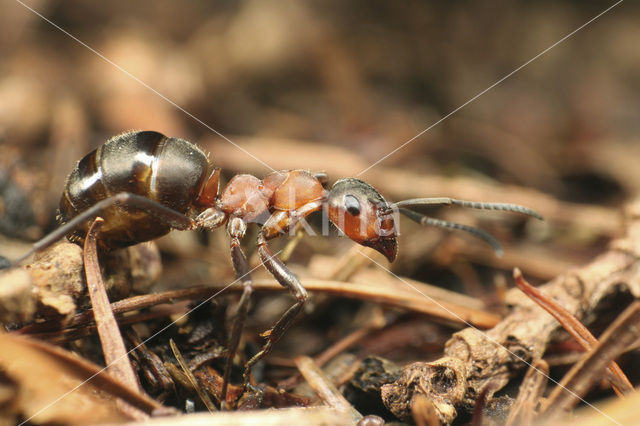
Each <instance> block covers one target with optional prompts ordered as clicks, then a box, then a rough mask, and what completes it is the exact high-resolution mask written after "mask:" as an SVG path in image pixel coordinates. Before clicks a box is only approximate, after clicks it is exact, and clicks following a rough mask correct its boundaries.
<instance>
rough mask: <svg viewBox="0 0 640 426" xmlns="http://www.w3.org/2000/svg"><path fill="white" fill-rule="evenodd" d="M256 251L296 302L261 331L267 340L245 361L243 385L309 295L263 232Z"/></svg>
mask: <svg viewBox="0 0 640 426" xmlns="http://www.w3.org/2000/svg"><path fill="white" fill-rule="evenodd" d="M258 253H259V254H260V259H261V260H262V263H264V266H265V267H266V268H267V270H268V271H269V272H271V275H273V277H274V278H275V279H276V280H277V281H278V283H280V285H281V286H283V287H284V288H286V289H287V290H289V293H291V295H293V296H294V297H295V298H296V303H295V304H294V305H293V306H291V307H290V308H289V310H287V311H286V312H285V313H284V315H282V317H281V318H280V319H279V320H278V321H277V322H276V323H275V325H274V326H273V327H271V329H269V330H268V331H267V332H265V333H263V336H265V337H267V342H266V343H265V344H264V346H263V347H262V349H261V350H260V352H258V353H257V354H255V355H254V356H253V358H251V359H250V360H249V361H247V365H246V366H245V372H244V383H245V386H246V384H247V383H248V380H249V372H250V371H251V367H253V366H254V365H255V364H256V363H257V362H258V361H260V360H261V359H262V358H264V356H265V355H267V354H268V353H269V352H270V351H271V348H272V347H273V345H274V344H275V343H276V342H278V340H280V338H281V337H282V336H283V335H284V333H285V332H286V331H287V330H288V329H289V327H290V326H291V324H292V323H293V320H294V319H295V318H296V316H298V314H299V313H300V311H301V310H302V307H303V306H304V304H305V302H306V301H307V298H308V297H309V296H308V293H307V290H306V289H305V288H304V287H303V286H302V284H301V283H300V280H298V277H296V276H295V275H294V274H293V272H291V271H290V270H289V268H287V267H286V266H285V264H284V263H282V261H281V260H280V259H278V258H277V257H275V256H274V254H273V253H272V252H271V249H270V248H269V246H268V245H267V240H266V238H265V236H264V234H263V233H260V235H259V236H258Z"/></svg>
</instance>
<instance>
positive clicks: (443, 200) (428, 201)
mask: <svg viewBox="0 0 640 426" xmlns="http://www.w3.org/2000/svg"><path fill="white" fill-rule="evenodd" d="M452 205H454V206H460V207H466V208H470V209H479V210H501V211H505V212H514V213H522V214H526V215H527V216H531V217H535V218H536V219H538V220H544V218H543V217H542V215H541V214H540V213H538V212H537V211H535V210H533V209H530V208H528V207H524V206H521V205H519V204H509V203H482V202H477V201H465V200H456V199H454V198H448V197H438V198H411V199H409V200H403V201H398V202H397V203H395V204H392V205H391V207H392V208H394V207H395V208H400V207H409V206H412V207H413V206H452Z"/></svg>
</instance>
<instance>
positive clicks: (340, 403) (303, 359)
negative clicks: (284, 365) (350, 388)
mask: <svg viewBox="0 0 640 426" xmlns="http://www.w3.org/2000/svg"><path fill="white" fill-rule="evenodd" d="M295 362H296V366H297V367H298V369H299V370H300V373H302V375H303V376H304V378H305V379H306V380H307V383H309V386H311V389H313V390H314V391H315V392H316V394H317V395H318V396H319V397H320V399H321V400H322V401H323V402H324V403H325V404H327V405H328V406H329V407H331V408H334V409H336V410H339V411H346V412H349V413H350V414H351V418H352V419H353V421H354V423H355V422H358V421H359V420H360V419H362V414H360V413H359V412H358V411H357V410H356V409H355V408H353V406H352V405H351V404H350V403H349V402H348V401H347V400H346V399H345V397H344V396H342V394H341V393H340V391H338V388H336V386H335V385H334V384H333V383H332V382H331V381H330V380H329V379H328V378H327V376H326V375H325V374H324V373H323V371H322V370H321V369H320V368H319V367H318V366H317V365H316V363H315V362H314V361H313V359H311V358H309V357H307V356H299V357H297V358H296V359H295Z"/></svg>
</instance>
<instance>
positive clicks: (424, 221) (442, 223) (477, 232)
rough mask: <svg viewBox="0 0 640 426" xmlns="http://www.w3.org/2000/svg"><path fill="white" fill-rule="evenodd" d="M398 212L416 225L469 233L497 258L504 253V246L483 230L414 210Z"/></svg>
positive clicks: (400, 210)
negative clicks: (486, 246) (483, 243)
mask: <svg viewBox="0 0 640 426" xmlns="http://www.w3.org/2000/svg"><path fill="white" fill-rule="evenodd" d="M398 211H399V212H400V213H401V214H403V215H405V216H407V217H408V218H409V219H411V220H413V221H414V222H416V223H419V224H420V225H423V226H435V227H436V228H445V229H456V230H460V231H465V232H468V233H470V234H472V235H474V236H476V237H478V238H480V239H481V240H483V241H485V242H487V243H488V244H489V245H490V246H491V247H492V248H493V251H494V252H495V253H496V256H502V254H503V253H504V252H503V250H502V246H501V245H500V243H499V242H498V240H497V239H496V238H495V237H494V236H492V235H491V234H489V233H488V232H485V231H483V230H482V229H479V228H475V227H473V226H469V225H463V224H461V223H455V222H449V221H447V220H442V219H434V218H432V217H429V216H426V215H423V214H420V213H416V212H414V211H413V210H409V209H404V208H399V209H398Z"/></svg>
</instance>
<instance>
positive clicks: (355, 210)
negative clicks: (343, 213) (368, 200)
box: [344, 195, 360, 216]
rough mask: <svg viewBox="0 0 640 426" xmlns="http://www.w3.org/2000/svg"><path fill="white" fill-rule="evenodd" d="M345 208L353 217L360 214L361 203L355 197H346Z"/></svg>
mask: <svg viewBox="0 0 640 426" xmlns="http://www.w3.org/2000/svg"><path fill="white" fill-rule="evenodd" d="M344 206H345V208H346V209H347V211H348V212H349V213H350V214H351V215H352V216H358V215H359V214H360V201H358V199H357V198H356V197H354V196H353V195H345V196H344Z"/></svg>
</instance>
